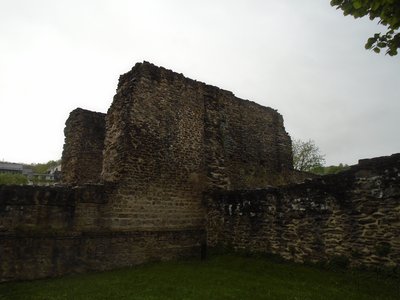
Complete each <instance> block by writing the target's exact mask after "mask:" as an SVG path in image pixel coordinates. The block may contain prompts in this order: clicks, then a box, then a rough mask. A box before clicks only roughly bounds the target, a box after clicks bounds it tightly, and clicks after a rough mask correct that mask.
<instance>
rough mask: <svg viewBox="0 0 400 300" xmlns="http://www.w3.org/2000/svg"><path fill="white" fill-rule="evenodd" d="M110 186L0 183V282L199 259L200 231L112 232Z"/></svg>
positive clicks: (197, 229)
mask: <svg viewBox="0 0 400 300" xmlns="http://www.w3.org/2000/svg"><path fill="white" fill-rule="evenodd" d="M112 192H113V187H112V186H106V185H85V186H78V187H70V186H54V187H43V186H13V185H11V186H7V185H0V282H2V281H10V280H25V279H37V278H43V277H52V276H60V275H65V274H68V273H76V272H85V271H89V270H108V269H113V268H118V267H123V266H130V265H134V264H140V263H143V262H148V261H153V260H168V259H178V258H180V257H200V255H201V245H202V244H204V243H205V239H206V237H205V231H204V229H203V227H202V228H183V227H180V228H175V229H171V228H169V229H166V228H162V227H161V226H160V227H158V228H152V229H151V230H146V229H145V228H140V227H138V228H136V229H131V230H129V231H115V230H114V231H113V230H111V229H110V227H109V225H110V222H109V214H108V209H107V208H108V206H107V203H108V202H109V195H110V193H112Z"/></svg>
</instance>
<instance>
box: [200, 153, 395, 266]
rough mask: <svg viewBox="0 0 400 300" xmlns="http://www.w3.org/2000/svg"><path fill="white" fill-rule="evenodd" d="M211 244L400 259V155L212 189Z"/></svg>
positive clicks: (389, 261) (374, 261)
mask: <svg viewBox="0 0 400 300" xmlns="http://www.w3.org/2000/svg"><path fill="white" fill-rule="evenodd" d="M206 200H207V202H208V205H209V211H208V218H207V223H208V224H207V227H208V228H207V234H208V243H209V245H210V246H219V245H220V246H224V247H231V248H233V249H235V250H242V251H248V252H267V253H274V254H278V255H280V256H283V257H284V258H286V259H289V260H293V261H298V262H304V261H312V262H318V261H329V260H332V259H335V258H338V257H339V258H340V259H342V260H346V261H348V262H349V263H350V264H351V265H353V266H357V265H365V266H374V267H375V266H386V267H395V266H399V265H400V155H399V154H396V155H392V156H391V157H383V158H376V159H371V160H362V161H360V163H359V164H358V165H356V166H353V167H352V168H351V169H350V170H349V171H346V172H343V173H339V174H337V175H330V176H324V177H321V178H316V179H313V180H309V181H307V182H305V183H302V184H298V185H291V186H286V187H282V188H279V189H278V188H269V189H260V190H251V191H246V190H242V191H228V192H220V193H213V194H208V195H206Z"/></svg>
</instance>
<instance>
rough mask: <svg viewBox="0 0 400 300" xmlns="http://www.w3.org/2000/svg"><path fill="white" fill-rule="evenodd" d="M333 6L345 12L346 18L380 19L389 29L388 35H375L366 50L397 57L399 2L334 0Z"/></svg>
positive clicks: (389, 0)
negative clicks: (367, 17) (384, 50)
mask: <svg viewBox="0 0 400 300" xmlns="http://www.w3.org/2000/svg"><path fill="white" fill-rule="evenodd" d="M331 5H332V6H333V7H336V8H337V9H341V10H343V14H344V15H345V16H347V15H352V16H353V17H354V18H362V17H364V16H369V18H370V20H375V19H379V21H378V24H381V25H384V26H386V27H387V31H386V33H383V34H382V33H375V34H374V36H372V37H370V38H369V39H368V41H367V43H366V44H365V48H366V49H368V50H373V51H374V52H376V53H379V52H380V51H381V49H386V54H389V55H390V56H394V55H397V53H398V49H399V48H400V32H399V27H400V1H399V0H332V1H331Z"/></svg>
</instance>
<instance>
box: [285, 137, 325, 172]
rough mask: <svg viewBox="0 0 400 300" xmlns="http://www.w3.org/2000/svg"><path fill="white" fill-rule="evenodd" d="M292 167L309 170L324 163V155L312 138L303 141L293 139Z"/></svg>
mask: <svg viewBox="0 0 400 300" xmlns="http://www.w3.org/2000/svg"><path fill="white" fill-rule="evenodd" d="M292 149H293V167H294V169H295V170H299V171H305V172H310V171H311V170H312V169H314V168H317V167H322V166H323V164H324V163H325V158H324V156H323V155H322V154H321V153H320V151H319V148H318V147H317V146H316V145H315V142H314V141H313V140H308V141H306V142H303V141H301V140H296V139H295V140H293V148H292Z"/></svg>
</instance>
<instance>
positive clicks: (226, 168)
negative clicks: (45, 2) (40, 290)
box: [0, 62, 400, 282]
mask: <svg viewBox="0 0 400 300" xmlns="http://www.w3.org/2000/svg"><path fill="white" fill-rule="evenodd" d="M64 132H65V144H64V151H63V156H62V172H63V174H62V175H63V185H62V186H53V187H38V186H5V185H3V186H0V282H1V281H10V280H21V279H35V278H41V277H48V276H59V275H63V274H67V273H71V272H84V271H87V270H106V269H112V268H116V267H122V266H130V265H134V264H138V263H143V262H146V261H153V260H170V259H177V258H180V257H201V256H204V251H203V252H202V249H203V250H204V249H205V245H206V243H208V246H209V247H217V246H221V245H222V246H224V247H229V248H232V249H235V250H245V251H249V252H268V253H275V254H279V255H281V256H283V257H285V258H287V259H292V260H295V261H307V260H310V261H321V260H329V259H330V258H332V257H334V256H343V257H346V258H347V259H349V261H351V263H352V264H353V265H357V264H365V265H371V266H372V265H385V266H386V265H387V266H396V265H397V266H398V265H399V264H400V241H399V236H400V203H399V201H400V200H399V196H400V192H399V191H400V185H399V181H400V173H399V172H400V171H399V170H400V156H399V155H393V156H391V157H386V158H378V159H373V160H366V161H361V163H360V164H359V165H357V166H354V167H352V168H351V170H349V171H347V172H344V173H341V174H338V175H332V176H325V177H321V178H315V179H312V180H308V181H306V182H304V183H301V184H294V183H293V182H295V181H298V180H301V179H303V178H304V177H308V175H306V174H303V173H300V172H295V171H293V166H292V165H293V159H292V150H291V140H290V137H289V135H288V134H287V133H286V131H285V128H284V126H283V118H282V116H281V115H280V114H279V113H278V112H277V111H276V110H274V109H271V108H268V107H263V106H261V105H258V104H256V103H254V102H251V101H247V100H242V99H239V98H237V97H235V96H234V95H233V94H232V93H231V92H229V91H225V90H222V89H219V88H217V87H214V86H210V85H207V84H205V83H201V82H198V81H195V80H192V79H188V78H186V77H184V76H183V75H182V74H178V73H175V72H173V71H170V70H167V69H164V68H161V67H156V66H154V65H152V64H150V63H147V62H144V63H138V64H136V65H135V66H134V67H133V68H132V70H131V71H129V72H128V73H126V74H124V75H122V76H121V77H120V80H119V84H118V89H117V93H116V95H115V96H114V99H113V102H112V105H111V107H110V109H109V110H108V112H107V114H102V113H96V112H91V111H87V110H83V109H80V108H78V109H76V110H74V111H73V112H71V114H70V116H69V118H68V120H67V122H66V127H65V131H64Z"/></svg>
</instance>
